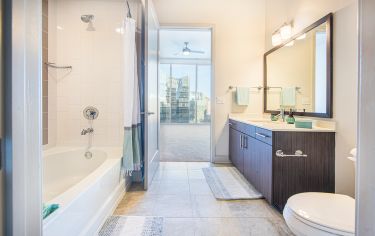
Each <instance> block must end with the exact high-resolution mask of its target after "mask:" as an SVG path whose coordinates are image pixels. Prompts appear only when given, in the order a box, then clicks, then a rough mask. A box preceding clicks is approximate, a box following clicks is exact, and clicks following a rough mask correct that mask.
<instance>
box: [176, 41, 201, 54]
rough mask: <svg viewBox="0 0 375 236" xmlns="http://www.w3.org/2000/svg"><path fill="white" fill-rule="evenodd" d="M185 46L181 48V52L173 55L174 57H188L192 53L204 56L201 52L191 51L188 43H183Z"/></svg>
mask: <svg viewBox="0 0 375 236" xmlns="http://www.w3.org/2000/svg"><path fill="white" fill-rule="evenodd" d="M184 44H185V46H184V47H183V48H182V51H181V52H177V53H175V55H184V56H189V55H191V54H193V53H196V54H204V52H203V51H197V50H191V49H190V48H189V46H188V45H189V42H184Z"/></svg>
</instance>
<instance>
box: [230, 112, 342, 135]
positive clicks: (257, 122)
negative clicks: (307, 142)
mask: <svg viewBox="0 0 375 236" xmlns="http://www.w3.org/2000/svg"><path fill="white" fill-rule="evenodd" d="M229 119H232V120H235V121H239V122H241V123H245V124H249V125H253V126H256V127H259V128H263V129H267V130H270V131H289V132H336V131H335V122H333V121H321V120H313V119H308V120H310V121H312V123H313V127H312V129H305V128H296V127H295V126H294V124H287V123H286V122H280V121H271V119H266V118H263V117H259V118H255V117H247V116H243V115H229ZM296 120H306V119H302V118H300V119H299V118H296Z"/></svg>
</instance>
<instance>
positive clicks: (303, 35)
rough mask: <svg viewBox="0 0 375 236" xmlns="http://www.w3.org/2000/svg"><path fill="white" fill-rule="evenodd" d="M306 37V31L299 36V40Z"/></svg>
mask: <svg viewBox="0 0 375 236" xmlns="http://www.w3.org/2000/svg"><path fill="white" fill-rule="evenodd" d="M305 38H306V33H304V34H302V35H301V36H299V37H298V38H297V40H301V39H305Z"/></svg>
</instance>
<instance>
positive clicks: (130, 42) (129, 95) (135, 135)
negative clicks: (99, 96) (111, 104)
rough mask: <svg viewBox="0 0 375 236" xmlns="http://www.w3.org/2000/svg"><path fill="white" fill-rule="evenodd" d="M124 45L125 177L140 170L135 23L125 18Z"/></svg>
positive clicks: (140, 151)
mask: <svg viewBox="0 0 375 236" xmlns="http://www.w3.org/2000/svg"><path fill="white" fill-rule="evenodd" d="M123 30H124V31H123V32H124V35H123V40H124V42H123V45H124V48H123V50H124V52H123V53H124V85H123V86H124V144H123V160H122V167H123V170H124V174H125V176H131V175H132V172H133V171H140V170H141V168H142V164H143V163H142V149H141V147H142V145H141V141H142V140H141V114H140V95H139V92H140V90H139V80H138V72H137V51H136V41H135V33H136V22H135V20H134V19H132V18H129V17H127V18H126V19H125V20H124V26H123Z"/></svg>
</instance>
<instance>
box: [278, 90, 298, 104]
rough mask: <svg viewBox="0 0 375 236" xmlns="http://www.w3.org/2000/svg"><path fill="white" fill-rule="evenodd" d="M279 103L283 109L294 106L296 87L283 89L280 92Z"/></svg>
mask: <svg viewBox="0 0 375 236" xmlns="http://www.w3.org/2000/svg"><path fill="white" fill-rule="evenodd" d="M280 100H281V103H280V105H281V106H283V107H294V106H296V87H285V88H282V90H281V99H280Z"/></svg>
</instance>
